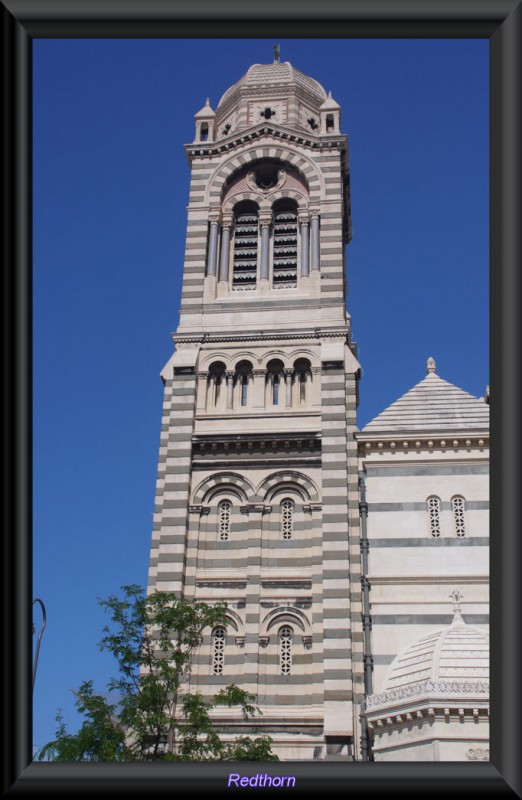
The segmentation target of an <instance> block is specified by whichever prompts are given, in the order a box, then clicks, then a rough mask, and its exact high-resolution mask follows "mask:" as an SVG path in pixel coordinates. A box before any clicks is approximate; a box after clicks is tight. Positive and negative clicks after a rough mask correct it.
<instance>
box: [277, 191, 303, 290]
mask: <svg viewBox="0 0 522 800" xmlns="http://www.w3.org/2000/svg"><path fill="white" fill-rule="evenodd" d="M273 219H274V237H273V240H274V244H273V272H272V283H273V286H274V289H291V288H294V287H296V286H297V204H296V203H295V202H294V201H293V200H282V201H280V202H279V203H276V204H275V205H274V217H273Z"/></svg>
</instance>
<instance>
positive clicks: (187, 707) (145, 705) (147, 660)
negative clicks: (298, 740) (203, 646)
mask: <svg viewBox="0 0 522 800" xmlns="http://www.w3.org/2000/svg"><path fill="white" fill-rule="evenodd" d="M122 591H123V598H122V599H120V598H118V597H116V596H114V595H113V596H111V597H109V599H108V600H101V601H99V602H100V605H101V606H102V607H103V608H105V610H106V611H107V612H108V613H109V614H110V615H111V620H112V627H109V626H105V627H104V628H103V633H104V636H103V638H102V640H101V642H100V644H99V647H100V649H101V650H106V651H108V652H110V653H112V655H113V656H114V657H115V659H116V660H117V662H118V670H119V674H118V677H117V678H113V679H112V680H111V681H109V683H108V684H107V688H108V690H109V692H110V693H111V694H112V696H116V697H118V699H119V700H118V703H117V705H115V704H111V703H109V702H108V700H107V699H106V698H105V697H104V696H103V695H99V694H95V693H94V690H93V685H92V681H85V682H84V683H82V685H81V686H80V688H79V689H78V690H77V691H76V692H74V694H75V696H76V708H77V710H78V712H79V713H80V714H82V715H83V716H84V721H83V724H82V726H81V728H80V730H79V731H78V733H75V734H72V733H69V732H68V731H67V728H66V725H65V722H64V720H63V717H62V715H61V714H60V712H58V714H57V717H56V720H57V730H56V738H55V739H54V740H53V741H52V742H48V744H46V745H45V746H44V747H43V748H42V749H41V750H40V752H39V753H38V755H37V759H40V760H51V761H158V760H162V761H194V760H199V761H216V760H220V761H221V760H231V761H240V760H248V761H275V760H277V756H275V755H273V753H272V752H271V743H272V740H271V739H270V737H267V736H256V737H254V738H253V737H252V736H238V737H236V738H235V739H234V740H233V741H232V742H224V741H223V740H222V737H221V735H220V734H219V731H218V729H217V728H216V725H215V724H214V722H213V720H212V716H211V711H212V709H215V708H217V707H219V706H228V707H231V708H234V707H237V709H238V713H240V715H241V716H242V718H243V721H245V722H249V721H251V720H252V719H253V718H254V717H255V716H256V715H257V714H260V713H261V712H260V711H259V709H258V708H257V707H256V706H255V705H254V701H255V697H254V695H252V694H250V693H248V692H246V691H244V690H243V689H241V688H239V687H238V686H235V685H233V684H231V685H228V686H226V687H225V688H223V689H221V690H220V691H219V692H218V693H217V694H216V695H214V697H212V698H210V699H209V698H205V697H203V695H202V694H201V693H199V692H189V691H188V690H187V685H188V683H187V682H188V678H189V676H190V670H191V666H192V661H193V658H194V654H195V651H196V649H197V648H198V647H199V645H200V642H201V636H202V632H203V631H204V630H205V629H206V628H210V629H212V628H213V627H215V626H216V625H220V626H226V624H227V617H226V604H225V603H216V604H215V605H212V606H210V605H208V604H206V603H202V602H197V601H194V600H187V599H184V598H179V597H178V596H177V595H175V594H174V593H171V592H155V593H154V594H151V595H149V596H146V595H145V593H144V591H143V589H142V588H141V587H140V586H136V585H132V586H124V587H122Z"/></svg>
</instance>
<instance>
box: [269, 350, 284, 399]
mask: <svg viewBox="0 0 522 800" xmlns="http://www.w3.org/2000/svg"><path fill="white" fill-rule="evenodd" d="M284 380H285V366H284V364H283V362H282V361H281V360H280V359H279V358H273V359H272V360H271V361H269V362H268V364H267V365H266V385H267V401H268V402H267V403H266V405H267V406H268V407H270V406H283V407H284V394H283V392H284ZM282 389H283V391H282Z"/></svg>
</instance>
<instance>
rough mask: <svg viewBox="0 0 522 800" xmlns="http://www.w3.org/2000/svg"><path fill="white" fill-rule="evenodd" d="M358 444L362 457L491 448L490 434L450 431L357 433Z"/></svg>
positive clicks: (355, 436) (484, 431)
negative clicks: (430, 432)
mask: <svg viewBox="0 0 522 800" xmlns="http://www.w3.org/2000/svg"><path fill="white" fill-rule="evenodd" d="M354 438H355V440H356V441H357V449H358V451H359V456H361V457H362V456H364V455H365V454H368V455H370V454H375V453H387V454H388V455H391V454H394V453H400V452H403V453H404V452H406V453H408V452H420V451H426V452H433V451H435V450H436V451H448V450H451V451H455V450H470V449H472V448H475V449H476V448H480V449H483V448H487V447H489V431H487V430H483V431H477V430H473V431H448V432H446V433H441V431H438V433H437V434H429V433H428V434H427V433H425V432H422V433H408V432H407V431H394V432H393V433H385V434H379V433H371V434H365V433H363V432H361V431H356V432H355V433H354Z"/></svg>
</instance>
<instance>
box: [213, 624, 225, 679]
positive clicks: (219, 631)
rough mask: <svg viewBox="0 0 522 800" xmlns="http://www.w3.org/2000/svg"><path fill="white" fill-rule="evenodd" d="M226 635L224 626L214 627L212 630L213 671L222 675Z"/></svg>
mask: <svg viewBox="0 0 522 800" xmlns="http://www.w3.org/2000/svg"><path fill="white" fill-rule="evenodd" d="M225 635H226V631H225V629H224V628H221V627H220V628H214V630H213V631H212V672H213V673H214V675H222V674H223V667H224V666H225Z"/></svg>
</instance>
